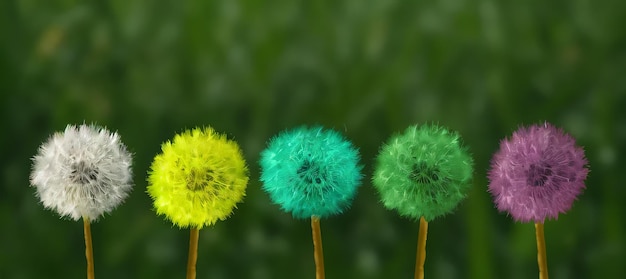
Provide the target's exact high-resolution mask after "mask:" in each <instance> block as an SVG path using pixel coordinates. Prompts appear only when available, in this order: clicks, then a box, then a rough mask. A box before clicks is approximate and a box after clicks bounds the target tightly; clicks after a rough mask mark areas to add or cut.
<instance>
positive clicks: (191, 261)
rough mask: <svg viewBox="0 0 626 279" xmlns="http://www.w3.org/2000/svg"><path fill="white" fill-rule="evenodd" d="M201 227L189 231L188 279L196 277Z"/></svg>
mask: <svg viewBox="0 0 626 279" xmlns="http://www.w3.org/2000/svg"><path fill="white" fill-rule="evenodd" d="M199 234H200V229H198V228H191V230H190V232H189V257H188V258H187V279H195V278H196V262H197V261H198V236H199Z"/></svg>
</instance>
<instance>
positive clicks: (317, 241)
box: [311, 216, 324, 279]
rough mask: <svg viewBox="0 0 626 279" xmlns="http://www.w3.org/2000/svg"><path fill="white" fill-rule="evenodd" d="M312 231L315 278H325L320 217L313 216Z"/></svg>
mask: <svg viewBox="0 0 626 279" xmlns="http://www.w3.org/2000/svg"><path fill="white" fill-rule="evenodd" d="M311 231H312V234H313V249H314V253H313V256H314V258H315V279H324V249H323V248H322V232H321V230H320V218H319V217H317V216H311Z"/></svg>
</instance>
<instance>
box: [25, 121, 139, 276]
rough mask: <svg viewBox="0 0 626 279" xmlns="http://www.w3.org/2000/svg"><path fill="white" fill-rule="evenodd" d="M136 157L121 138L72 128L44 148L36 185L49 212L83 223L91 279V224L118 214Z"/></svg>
mask: <svg viewBox="0 0 626 279" xmlns="http://www.w3.org/2000/svg"><path fill="white" fill-rule="evenodd" d="M131 165H132V156H131V154H130V153H129V152H128V151H127V150H126V146H125V145H124V144H123V143H122V142H121V141H120V136H119V135H118V134H117V133H111V132H109V131H108V130H107V129H105V128H101V127H97V126H95V125H86V124H83V125H80V126H78V127H76V126H74V125H67V127H66V128H65V131H64V132H63V133H55V134H54V135H52V137H50V138H49V139H48V141H46V142H45V143H43V144H42V145H41V146H40V147H39V152H38V153H37V155H35V157H33V170H32V173H31V175H30V184H31V185H32V186H34V187H36V188H37V196H38V197H39V199H40V200H41V202H42V203H43V205H44V207H46V208H48V209H52V210H54V211H56V212H57V213H59V215H61V216H62V217H70V218H72V219H74V220H75V221H78V219H80V218H82V219H83V225H84V232H85V256H86V257H87V278H88V279H93V278H94V264H93V247H92V241H91V226H90V222H91V221H93V220H97V219H98V218H99V217H100V216H102V215H104V214H105V213H108V212H110V211H112V210H113V209H114V208H115V207H117V206H118V205H119V204H120V203H122V202H123V201H124V199H125V198H126V197H127V196H128V194H129V192H130V190H131V189H132V182H131V178H132V171H131Z"/></svg>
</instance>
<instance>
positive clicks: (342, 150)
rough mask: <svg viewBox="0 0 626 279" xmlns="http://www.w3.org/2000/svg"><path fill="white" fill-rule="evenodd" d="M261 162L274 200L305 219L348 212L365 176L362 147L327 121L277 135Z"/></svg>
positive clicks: (262, 171)
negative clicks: (325, 126)
mask: <svg viewBox="0 0 626 279" xmlns="http://www.w3.org/2000/svg"><path fill="white" fill-rule="evenodd" d="M260 165H261V181H262V182H263V189H264V190H265V191H266V192H267V193H268V194H269V196H270V198H271V199H272V201H273V202H274V203H276V204H278V205H280V206H281V208H282V209H283V210H285V211H286V212H290V213H291V214H292V215H293V216H294V217H295V218H301V219H304V218H310V217H312V216H318V217H321V218H323V217H327V216H330V215H334V214H339V213H341V212H343V211H344V210H345V209H346V208H348V207H349V206H350V204H351V202H352V199H353V198H354V195H355V194H356V190H357V188H358V186H359V185H360V184H361V179H362V175H361V169H362V166H360V165H359V153H358V151H357V150H356V149H355V148H354V146H352V144H351V143H350V142H349V141H347V140H346V139H344V137H343V136H341V135H340V134H339V133H337V132H335V131H332V130H324V129H323V128H322V127H312V128H307V127H304V126H303V127H299V128H296V129H293V130H290V131H287V132H283V133H281V134H280V135H278V136H276V137H274V138H273V139H272V140H271V141H270V143H269V145H268V147H267V149H265V150H264V151H263V152H262V153H261V159H260Z"/></svg>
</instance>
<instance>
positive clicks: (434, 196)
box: [372, 125, 473, 278]
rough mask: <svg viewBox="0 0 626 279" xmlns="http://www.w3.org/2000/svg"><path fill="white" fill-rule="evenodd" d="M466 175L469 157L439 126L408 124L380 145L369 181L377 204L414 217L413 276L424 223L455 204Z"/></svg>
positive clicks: (421, 254)
mask: <svg viewBox="0 0 626 279" xmlns="http://www.w3.org/2000/svg"><path fill="white" fill-rule="evenodd" d="M472 174H473V160H472V157H471V156H470V154H469V152H468V151H467V148H466V147H464V146H463V145H462V143H461V137H460V136H459V134H458V133H456V132H453V131H449V130H447V129H446V128H444V127H441V126H437V125H422V126H410V127H408V128H407V129H406V130H405V131H404V133H402V134H399V135H396V136H393V137H391V138H390V139H389V140H388V141H387V143H386V144H385V145H384V146H383V147H382V149H381V151H380V154H379V155H378V157H377V160H376V167H375V171H374V176H373V179H372V182H373V184H374V187H375V188H376V189H377V190H378V192H379V193H380V196H381V200H382V203H383V205H384V206H385V207H386V208H388V209H392V210H396V211H397V212H398V213H399V214H400V215H401V216H405V217H409V218H411V219H414V220H417V219H419V220H420V232H419V237H418V253H417V254H418V256H417V264H416V269H415V278H423V276H424V270H423V266H424V261H425V255H426V254H425V253H426V251H425V249H426V234H427V229H428V222H429V221H432V220H433V219H435V218H436V217H438V216H441V215H444V214H447V213H450V212H451V211H452V210H454V208H456V206H457V205H458V204H459V202H460V201H461V200H463V199H464V198H465V196H466V195H467V192H468V191H469V189H470V187H471V180H472Z"/></svg>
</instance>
